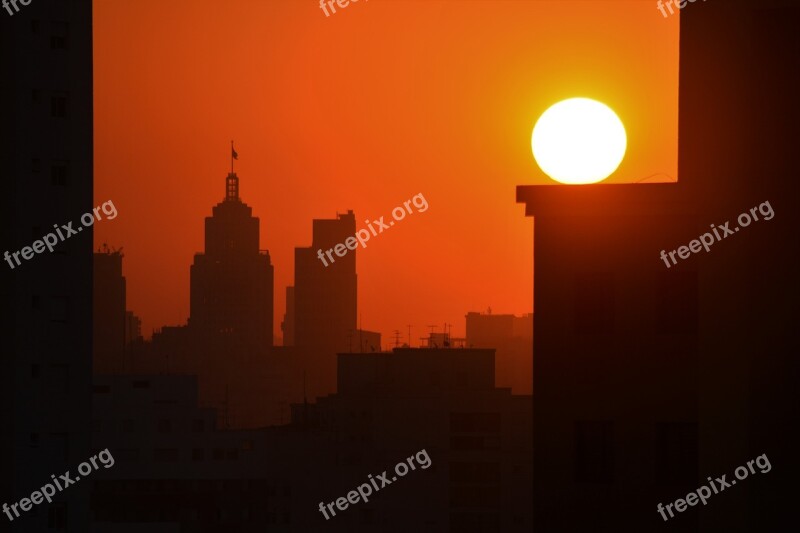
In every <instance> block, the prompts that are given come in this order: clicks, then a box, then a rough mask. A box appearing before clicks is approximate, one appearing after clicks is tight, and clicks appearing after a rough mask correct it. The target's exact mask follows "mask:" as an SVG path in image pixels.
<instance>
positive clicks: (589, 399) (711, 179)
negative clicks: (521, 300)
mask: <svg viewBox="0 0 800 533" xmlns="http://www.w3.org/2000/svg"><path fill="white" fill-rule="evenodd" d="M734 7H735V9H732V8H734ZM798 23H800V8H798V6H797V5H796V3H793V2H788V1H782V0H779V1H776V2H768V5H767V4H755V3H748V2H733V3H729V4H713V5H712V4H711V3H710V2H709V3H707V4H703V6H702V9H686V10H683V12H682V13H681V21H680V24H681V36H680V37H681V38H680V48H681V50H680V91H679V93H680V94H679V96H680V111H679V113H680V117H679V118H680V132H679V134H680V135H679V136H680V144H679V156H678V157H679V177H678V181H677V182H676V183H649V184H648V183H625V184H614V183H610V184H602V183H600V184H595V185H580V186H562V185H537V186H520V187H518V188H517V199H518V201H519V202H521V203H523V204H525V208H526V214H527V215H528V216H532V217H534V222H535V224H534V237H533V245H534V256H535V257H534V262H535V268H534V287H535V291H534V299H535V306H534V308H535V309H536V322H535V334H534V340H533V343H534V354H535V363H534V390H535V395H536V398H535V404H534V427H535V428H536V431H535V437H534V471H535V472H536V474H535V476H534V500H533V501H534V504H533V505H534V509H533V516H534V529H535V530H537V531H590V530H591V531H616V532H627V531H631V532H634V531H635V532H639V531H653V530H658V529H661V524H663V527H664V529H665V530H666V529H667V528H678V529H679V530H680V531H778V530H781V528H782V527H783V526H782V524H783V523H789V522H791V521H792V520H793V519H794V518H793V514H792V513H793V512H794V511H793V509H794V504H793V503H792V489H791V486H792V483H793V479H794V474H793V470H792V469H787V470H786V471H783V472H779V471H778V468H777V467H775V468H773V469H772V470H771V471H770V472H769V473H768V474H766V475H764V476H763V478H762V477H761V475H762V474H760V473H759V475H758V478H756V479H751V478H747V481H739V482H738V484H736V485H735V487H732V488H731V489H729V490H725V493H724V495H716V494H715V495H713V496H712V500H713V501H709V502H708V504H707V505H696V506H690V507H686V508H685V509H684V510H685V512H677V511H673V510H672V509H670V510H668V512H669V514H667V512H665V513H664V516H663V517H662V515H661V514H659V511H658V510H657V505H658V504H659V503H662V504H663V506H665V507H666V506H667V505H668V504H670V505H671V504H673V502H675V501H676V500H677V499H679V498H685V495H686V494H688V493H689V492H691V491H694V490H697V488H698V487H701V486H708V485H709V481H707V480H708V479H709V476H711V477H716V478H717V479H719V476H721V475H723V474H725V475H727V476H728V480H729V482H730V479H731V478H733V473H734V470H735V469H736V468H737V467H739V466H742V467H743V465H744V464H745V462H746V461H748V460H749V461H751V463H752V460H754V459H755V458H756V457H758V456H760V455H761V454H766V455H767V456H768V458H769V460H770V462H771V464H772V465H775V464H787V465H789V464H794V461H795V456H796V453H797V452H796V447H797V440H796V438H794V436H793V435H794V433H796V431H795V424H794V423H793V422H791V420H792V419H793V417H792V415H793V414H794V406H795V405H796V392H795V391H794V389H796V383H795V381H796V377H795V376H796V375H797V357H796V350H794V349H793V348H792V349H787V347H793V346H796V344H797V340H796V339H797V335H796V327H795V326H794V324H796V315H797V313H796V308H797V301H798V299H799V298H800V295H798V288H799V287H800V285H799V284H798V283H797V281H796V277H797V272H796V270H797V267H796V264H797V263H796V258H797V257H798V255H800V254H799V253H798V244H800V241H798V239H797V235H796V232H797V227H798V217H799V216H800V215H798V211H797V210H796V209H794V208H793V203H792V202H793V199H795V198H796V197H797V180H796V179H794V178H792V177H791V176H793V175H794V173H795V171H796V169H795V163H794V161H795V157H794V154H795V153H796V150H797V142H798V136H797V128H796V126H795V124H796V122H797V118H798V106H797V104H796V95H797V94H798V92H800V83H798V82H799V81H800V79H799V78H798V77H797V76H796V75H793V73H795V72H796V65H797V58H798V46H797V38H796V28H797V25H798ZM709 43H714V44H713V45H709ZM711 65H713V69H709V66H711ZM756 73H757V75H755V74H756ZM732 110H736V111H734V112H732ZM712 138H713V139H714V142H713V143H709V142H707V140H708V139H712ZM732 154H735V156H732ZM632 178H635V177H632ZM765 201H767V202H770V203H769V205H771V209H774V211H773V214H774V218H771V219H766V217H763V218H764V219H762V220H760V221H758V222H752V221H751V222H748V225H747V227H742V228H738V227H737V230H738V229H741V231H738V232H736V233H735V236H734V235H731V236H730V238H725V240H723V241H717V242H716V243H715V244H713V246H712V247H711V248H710V250H709V251H701V252H700V253H697V254H693V255H691V256H689V257H688V258H686V259H683V260H681V261H679V262H678V263H677V264H675V265H667V264H665V262H664V261H663V260H662V259H661V257H659V252H660V251H661V250H663V249H666V250H667V251H669V250H670V249H674V248H677V247H679V246H681V245H682V244H688V243H689V242H690V241H691V240H692V239H698V238H699V236H700V235H702V234H704V233H705V232H709V235H711V233H710V231H711V230H710V227H712V226H713V225H714V224H721V223H723V222H724V221H730V224H731V226H733V227H736V226H737V222H738V223H739V224H743V223H742V222H741V220H742V219H741V217H740V216H739V214H740V213H747V211H748V210H749V209H753V208H754V207H755V206H758V209H755V211H756V214H760V215H762V216H763V215H766V214H768V212H767V213H765V212H764V211H765V210H764V209H763V208H762V205H763V204H762V202H765ZM781 215H784V217H783V218H781ZM737 217H738V220H737ZM714 231H717V230H716V229H715V230H714ZM731 232H732V233H733V230H732V228H731ZM712 240H713V239H712ZM683 248H684V249H686V248H687V247H686V246H683ZM692 251H694V250H692ZM790 435H792V436H791V437H790ZM743 468H744V467H743ZM756 472H758V471H756ZM723 477H724V476H723ZM767 477H769V479H768V480H767ZM734 481H735V479H734ZM717 489H719V486H717V487H716V488H715V490H717ZM690 505H691V504H690ZM677 507H678V506H677V505H676V506H675V508H677ZM564 509H569V510H570V512H564ZM670 515H674V516H673V517H671V518H670ZM665 520H668V522H667V523H664V521H665Z"/></svg>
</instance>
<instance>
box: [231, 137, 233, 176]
mask: <svg viewBox="0 0 800 533" xmlns="http://www.w3.org/2000/svg"><path fill="white" fill-rule="evenodd" d="M231 174H233V141H231Z"/></svg>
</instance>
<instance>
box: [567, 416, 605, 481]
mask: <svg viewBox="0 0 800 533" xmlns="http://www.w3.org/2000/svg"><path fill="white" fill-rule="evenodd" d="M613 480H614V425H613V422H610V421H580V422H575V481H578V482H584V483H610V482H612V481H613Z"/></svg>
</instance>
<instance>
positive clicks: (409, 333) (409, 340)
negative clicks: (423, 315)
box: [406, 324, 411, 348]
mask: <svg viewBox="0 0 800 533" xmlns="http://www.w3.org/2000/svg"><path fill="white" fill-rule="evenodd" d="M406 327H408V347H409V348H411V324H406Z"/></svg>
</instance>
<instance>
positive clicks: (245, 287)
mask: <svg viewBox="0 0 800 533" xmlns="http://www.w3.org/2000/svg"><path fill="white" fill-rule="evenodd" d="M233 153H234V154H235V152H233ZM235 158H236V157H233V159H235ZM259 233H260V231H259V220H258V218H257V217H254V216H253V210H252V208H251V207H250V206H248V205H247V204H245V203H244V202H242V200H241V198H239V177H238V176H237V175H236V173H235V172H233V170H232V169H231V172H230V173H229V174H228V176H227V177H226V178H225V199H224V200H223V201H221V202H220V203H218V204H217V205H215V206H214V207H213V209H212V216H210V217H206V220H205V251H204V253H199V254H195V257H194V263H193V264H192V268H191V271H190V273H191V292H190V316H189V325H190V326H192V327H193V328H195V329H196V330H198V331H206V332H209V333H220V334H224V335H232V336H236V337H238V338H239V339H240V340H241V341H242V342H244V343H246V344H248V345H250V346H252V347H254V348H256V349H260V348H264V347H266V346H272V314H273V309H272V299H273V294H272V290H273V276H274V273H273V267H272V263H271V261H270V257H269V252H268V251H266V250H259Z"/></svg>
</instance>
